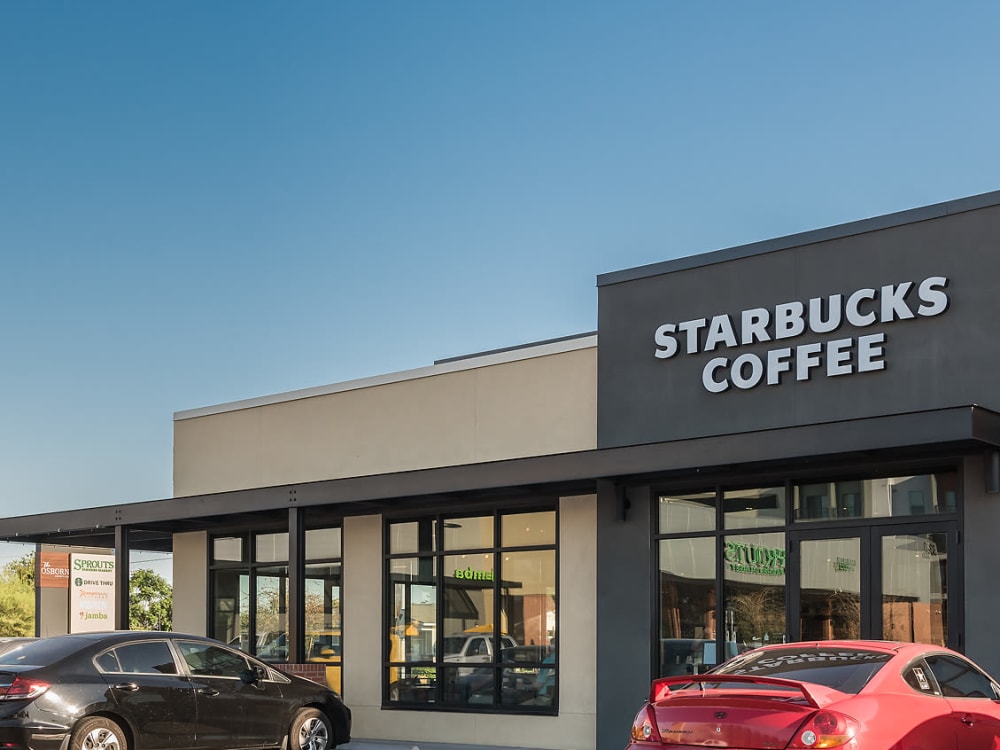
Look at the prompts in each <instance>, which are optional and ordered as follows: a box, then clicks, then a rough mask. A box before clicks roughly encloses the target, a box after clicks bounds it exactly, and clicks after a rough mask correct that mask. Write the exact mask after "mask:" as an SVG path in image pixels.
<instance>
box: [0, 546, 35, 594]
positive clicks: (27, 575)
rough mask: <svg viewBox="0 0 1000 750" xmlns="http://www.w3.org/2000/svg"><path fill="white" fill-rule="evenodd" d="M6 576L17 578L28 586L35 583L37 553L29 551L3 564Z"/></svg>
mask: <svg viewBox="0 0 1000 750" xmlns="http://www.w3.org/2000/svg"><path fill="white" fill-rule="evenodd" d="M3 572H4V575H5V576H9V577H10V578H13V579H16V580H18V581H20V582H21V583H24V584H27V585H28V586H34V585H35V554H34V553H33V552H29V553H27V554H26V555H24V556H23V557H19V558H18V559H17V560H11V561H10V562H9V563H7V564H6V565H4V566H3Z"/></svg>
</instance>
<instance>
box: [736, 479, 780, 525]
mask: <svg viewBox="0 0 1000 750" xmlns="http://www.w3.org/2000/svg"><path fill="white" fill-rule="evenodd" d="M722 507H723V511H724V513H725V527H726V528H727V529H751V528H760V527H762V526H784V525H785V488H784V487H768V488H766V489H756V490H729V491H727V492H726V493H725V494H724V495H723V498H722Z"/></svg>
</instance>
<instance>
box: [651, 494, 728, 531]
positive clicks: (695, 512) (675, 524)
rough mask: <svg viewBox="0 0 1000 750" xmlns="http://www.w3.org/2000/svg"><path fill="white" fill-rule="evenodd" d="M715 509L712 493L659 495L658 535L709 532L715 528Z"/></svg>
mask: <svg viewBox="0 0 1000 750" xmlns="http://www.w3.org/2000/svg"><path fill="white" fill-rule="evenodd" d="M715 507H716V500H715V493H714V492H703V493H701V494H698V495H673V496H671V495H660V499H659V529H660V533H661V534H679V533H683V532H686V531H711V530H712V529H714V528H715Z"/></svg>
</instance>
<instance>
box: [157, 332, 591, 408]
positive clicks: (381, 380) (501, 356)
mask: <svg viewBox="0 0 1000 750" xmlns="http://www.w3.org/2000/svg"><path fill="white" fill-rule="evenodd" d="M596 346H597V334H596V333H593V334H584V335H582V336H570V337H566V338H563V339H555V340H552V341H545V342H541V343H538V344H527V345H525V346H521V347H513V348H510V349H501V350H497V351H494V352H485V353H483V354H475V355H471V356H469V357H463V358H457V357H456V358H454V359H447V360H439V361H438V362H435V363H434V364H433V365H429V366H427V367H418V368H416V369H413V370H402V371H400V372H393V373H387V374H384V375H374V376H372V377H367V378H358V379H356V380H345V381H343V382H340V383H332V384H330V385H321V386H315V387H312V388H303V389H300V390H296V391H287V392H285V393H276V394H273V395H269V396H258V397H256V398H248V399H243V400H241V401H230V402H228V403H224V404H217V405H214V406H203V407H200V408H197V409H187V410H184V411H177V412H174V421H175V422H180V421H182V420H185V419H197V418H198V417H208V416H212V415H213V414H224V413H226V412H232V411H241V410H243V409H253V408H256V407H259V406H272V405H275V404H282V403H286V402H288V401H298V400H300V399H304V398H312V397H314V396H329V395H331V394H334V393H344V392H346V391H356V390H361V389H362V388H372V387H374V386H378V385H389V384H391V383H401V382H405V381H408V380H419V379H420V378H429V377H432V376H435V375H445V374H447V373H453V372H461V371H463V370H475V369H478V368H480V367H490V366H492V365H502V364H508V363H511V362H519V361H523V360H526V359H535V358H537V357H548V356H551V355H553V354H565V353H567V352H572V351H578V350H580V349H592V348H595V347H596Z"/></svg>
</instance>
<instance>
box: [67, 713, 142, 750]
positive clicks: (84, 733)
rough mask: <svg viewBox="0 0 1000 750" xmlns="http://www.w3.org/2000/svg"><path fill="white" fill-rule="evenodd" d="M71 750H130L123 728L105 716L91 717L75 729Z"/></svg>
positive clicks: (70, 744)
mask: <svg viewBox="0 0 1000 750" xmlns="http://www.w3.org/2000/svg"><path fill="white" fill-rule="evenodd" d="M69 750H129V744H128V737H127V736H126V735H125V732H124V731H123V730H122V728H121V726H119V725H118V724H117V723H115V722H114V721H112V720H111V719H106V718H105V717H103V716H91V717H89V718H87V719H83V720H82V721H80V722H79V723H78V724H77V725H76V727H75V728H74V729H73V737H72V739H71V740H70V743H69Z"/></svg>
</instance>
